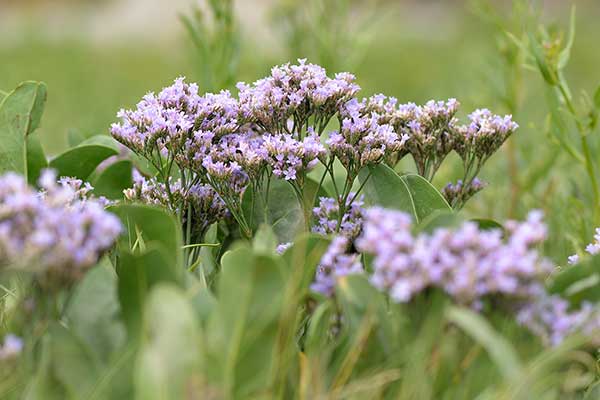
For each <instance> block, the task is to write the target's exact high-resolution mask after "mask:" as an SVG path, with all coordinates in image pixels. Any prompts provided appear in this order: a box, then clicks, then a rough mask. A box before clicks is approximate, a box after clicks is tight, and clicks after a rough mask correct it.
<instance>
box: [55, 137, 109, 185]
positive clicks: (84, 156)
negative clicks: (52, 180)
mask: <svg viewBox="0 0 600 400" xmlns="http://www.w3.org/2000/svg"><path fill="white" fill-rule="evenodd" d="M116 154H117V152H116V151H115V150H114V149H113V148H111V147H108V146H103V145H95V144H92V145H84V144H82V145H80V146H77V147H74V148H72V149H69V150H67V151H65V152H64V153H62V154H60V155H58V156H57V157H56V158H54V159H52V160H51V161H50V167H51V168H54V169H56V171H57V172H58V176H71V177H76V178H79V179H82V180H84V181H85V180H87V179H88V177H89V176H90V175H91V174H92V172H94V170H95V169H96V167H97V166H98V165H99V164H100V163H101V162H102V161H104V160H106V159H107V158H108V157H110V156H114V155H116Z"/></svg>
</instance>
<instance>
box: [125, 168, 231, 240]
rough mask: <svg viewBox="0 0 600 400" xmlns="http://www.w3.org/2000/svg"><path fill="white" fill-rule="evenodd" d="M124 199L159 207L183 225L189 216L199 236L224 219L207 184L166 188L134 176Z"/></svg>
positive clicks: (178, 184) (172, 184) (220, 203)
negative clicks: (131, 185)
mask: <svg viewBox="0 0 600 400" xmlns="http://www.w3.org/2000/svg"><path fill="white" fill-rule="evenodd" d="M124 194H125V198H126V199H127V200H131V201H134V200H135V201H140V202H142V203H145V204H151V205H158V206H163V207H166V208H168V209H170V210H171V211H173V212H174V213H177V214H181V215H182V216H183V218H184V220H183V222H185V221H186V219H187V218H188V207H190V210H189V215H190V216H191V219H192V221H193V223H192V226H193V230H194V231H195V233H197V234H198V235H199V236H201V235H202V233H204V231H205V230H206V229H207V228H208V227H209V226H210V225H211V224H213V223H215V222H217V221H219V220H221V219H223V218H225V217H226V216H227V208H226V206H225V203H224V202H223V200H222V199H221V198H220V197H219V195H218V194H217V193H216V192H215V191H214V190H213V188H212V187H211V186H209V185H207V184H200V183H198V184H194V185H192V186H190V187H189V188H185V187H183V185H182V184H181V180H180V179H178V180H176V181H173V182H171V181H169V188H168V189H167V187H166V185H165V184H164V183H162V182H158V181H157V180H156V178H152V179H146V178H144V177H143V176H142V175H140V173H139V172H137V171H135V173H134V185H133V187H132V188H129V189H126V190H125V191H124Z"/></svg>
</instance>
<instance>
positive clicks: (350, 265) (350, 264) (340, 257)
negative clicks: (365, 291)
mask: <svg viewBox="0 0 600 400" xmlns="http://www.w3.org/2000/svg"><path fill="white" fill-rule="evenodd" d="M351 246H352V242H351V240H350V239H349V238H348V237H346V236H336V237H335V238H334V239H333V241H332V242H331V244H330V245H329V248H328V249H327V251H326V252H325V254H324V255H323V257H322V258H321V262H320V264H319V266H318V267H317V273H316V275H315V281H314V282H313V283H312V285H311V289H312V290H313V291H315V292H317V293H321V294H322V295H324V296H328V297H331V296H332V295H333V291H334V288H335V284H336V281H337V279H338V278H340V277H342V276H346V275H350V274H360V273H363V272H364V270H363V266H362V264H361V262H360V254H357V253H354V252H352V251H351Z"/></svg>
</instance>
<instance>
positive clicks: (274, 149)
mask: <svg viewBox="0 0 600 400" xmlns="http://www.w3.org/2000/svg"><path fill="white" fill-rule="evenodd" d="M263 140H264V142H263V146H264V149H265V150H266V155H267V158H266V161H267V164H268V165H269V166H270V167H271V170H272V172H273V175H275V176H276V177H278V178H283V179H285V180H287V181H302V179H303V176H304V175H305V174H306V173H307V172H308V171H310V170H311V169H312V168H314V167H315V166H316V165H317V163H318V162H319V160H320V159H323V158H324V157H325V155H326V152H327V151H326V149H325V147H324V146H323V145H322V144H321V141H320V140H319V136H318V135H317V134H316V133H315V132H314V131H312V130H309V132H308V134H307V136H306V137H305V138H304V139H303V140H302V141H300V140H296V139H294V137H293V136H292V135H289V134H279V135H271V134H266V135H264V136H263Z"/></svg>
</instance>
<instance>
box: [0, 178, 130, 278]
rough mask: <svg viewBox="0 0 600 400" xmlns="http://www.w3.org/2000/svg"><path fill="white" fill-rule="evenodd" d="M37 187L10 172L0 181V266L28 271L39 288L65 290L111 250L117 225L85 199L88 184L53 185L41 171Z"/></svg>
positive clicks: (93, 201) (67, 180)
mask: <svg viewBox="0 0 600 400" xmlns="http://www.w3.org/2000/svg"><path fill="white" fill-rule="evenodd" d="M39 186H40V188H41V190H40V191H36V190H34V189H33V188H31V187H30V186H28V185H27V183H26V182H25V180H24V179H23V177H21V176H20V175H17V174H13V173H7V174H5V175H4V176H2V177H0V266H1V267H4V268H18V269H26V270H31V272H33V274H34V276H36V277H38V278H39V282H40V284H41V285H45V286H51V287H62V286H68V285H71V284H72V283H74V282H76V281H78V280H79V279H81V277H82V276H83V274H84V273H85V272H86V270H87V269H88V268H90V267H92V266H93V265H95V264H96V263H97V262H98V260H99V258H100V257H101V256H102V255H103V254H104V253H105V252H106V251H107V250H108V249H110V248H111V247H112V245H113V244H114V242H115V239H116V238H117V236H118V235H119V234H120V232H121V223H120V221H119V219H118V218H117V217H115V216H114V215H112V214H110V213H108V212H106V211H105V210H104V203H103V202H102V201H100V200H98V199H95V198H92V197H89V196H88V194H89V192H90V190H91V189H92V187H91V186H89V184H84V183H82V182H81V181H80V180H76V179H71V178H61V179H60V180H59V181H57V177H56V174H55V173H54V171H52V170H45V171H44V172H43V173H42V175H41V177H40V180H39Z"/></svg>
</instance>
